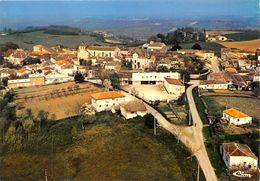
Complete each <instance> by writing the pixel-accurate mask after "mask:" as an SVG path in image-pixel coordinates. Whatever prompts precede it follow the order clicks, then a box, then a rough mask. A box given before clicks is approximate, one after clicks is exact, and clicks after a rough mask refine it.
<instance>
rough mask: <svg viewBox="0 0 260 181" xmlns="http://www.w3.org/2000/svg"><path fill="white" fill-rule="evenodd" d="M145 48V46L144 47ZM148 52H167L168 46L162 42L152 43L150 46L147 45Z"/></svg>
mask: <svg viewBox="0 0 260 181" xmlns="http://www.w3.org/2000/svg"><path fill="white" fill-rule="evenodd" d="M143 47H145V45H143ZM145 48H147V50H148V51H151V52H153V51H159V52H167V46H166V45H165V44H164V43H161V42H150V44H148V45H147V47H145Z"/></svg>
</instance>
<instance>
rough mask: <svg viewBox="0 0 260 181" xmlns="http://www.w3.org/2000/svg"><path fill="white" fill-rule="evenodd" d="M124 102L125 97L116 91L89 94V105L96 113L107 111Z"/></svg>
mask: <svg viewBox="0 0 260 181" xmlns="http://www.w3.org/2000/svg"><path fill="white" fill-rule="evenodd" d="M124 101H125V96H124V95H123V94H122V93H120V92H116V91H111V92H99V93H95V94H91V104H92V107H93V109H94V110H95V111H96V112H101V111H108V110H111V109H112V108H113V107H115V106H119V104H121V103H123V102H124Z"/></svg>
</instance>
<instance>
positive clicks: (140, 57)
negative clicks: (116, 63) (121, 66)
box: [125, 53, 155, 70]
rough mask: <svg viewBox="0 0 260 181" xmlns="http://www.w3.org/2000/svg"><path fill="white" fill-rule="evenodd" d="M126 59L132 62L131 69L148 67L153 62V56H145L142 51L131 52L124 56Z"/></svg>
mask: <svg viewBox="0 0 260 181" xmlns="http://www.w3.org/2000/svg"><path fill="white" fill-rule="evenodd" d="M125 60H126V61H128V62H132V69H133V70H144V69H146V68H149V67H150V65H151V64H152V63H154V62H155V57H149V58H148V57H146V56H145V55H144V54H142V53H133V54H131V55H128V56H126V58H125Z"/></svg>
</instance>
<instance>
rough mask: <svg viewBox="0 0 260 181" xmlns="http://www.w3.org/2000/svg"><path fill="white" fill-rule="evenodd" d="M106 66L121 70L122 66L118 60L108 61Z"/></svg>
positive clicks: (109, 68)
mask: <svg viewBox="0 0 260 181" xmlns="http://www.w3.org/2000/svg"><path fill="white" fill-rule="evenodd" d="M104 66H105V69H106V70H120V68H121V64H120V63H119V62H116V61H113V62H108V63H106V64H105V65H104Z"/></svg>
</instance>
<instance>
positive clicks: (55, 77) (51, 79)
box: [45, 71, 74, 84]
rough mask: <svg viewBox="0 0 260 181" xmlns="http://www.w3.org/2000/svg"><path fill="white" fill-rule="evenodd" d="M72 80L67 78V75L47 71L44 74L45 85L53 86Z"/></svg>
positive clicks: (69, 77)
mask: <svg viewBox="0 0 260 181" xmlns="http://www.w3.org/2000/svg"><path fill="white" fill-rule="evenodd" d="M72 80H74V77H72V76H69V75H68V74H61V73H59V72H56V71H49V72H46V73H45V83H46V84H53V83H61V82H68V81H72Z"/></svg>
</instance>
